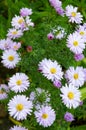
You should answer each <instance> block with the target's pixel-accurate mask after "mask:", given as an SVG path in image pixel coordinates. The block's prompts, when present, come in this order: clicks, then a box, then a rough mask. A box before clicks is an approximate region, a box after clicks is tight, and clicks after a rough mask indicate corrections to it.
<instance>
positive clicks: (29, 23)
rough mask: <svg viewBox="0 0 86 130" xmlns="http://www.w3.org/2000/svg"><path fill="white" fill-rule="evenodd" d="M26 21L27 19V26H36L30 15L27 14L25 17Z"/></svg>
mask: <svg viewBox="0 0 86 130" xmlns="http://www.w3.org/2000/svg"><path fill="white" fill-rule="evenodd" d="M25 21H26V25H27V27H30V26H32V27H34V23H33V22H32V20H31V19H30V17H29V16H27V17H26V18H25Z"/></svg>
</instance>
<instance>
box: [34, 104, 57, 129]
mask: <svg viewBox="0 0 86 130" xmlns="http://www.w3.org/2000/svg"><path fill="white" fill-rule="evenodd" d="M34 114H35V117H36V119H37V122H38V123H39V125H42V126H43V127H48V126H51V125H52V124H53V123H54V121H55V118H56V115H55V111H54V110H53V109H52V108H51V107H50V106H42V108H40V109H39V110H38V111H35V113H34Z"/></svg>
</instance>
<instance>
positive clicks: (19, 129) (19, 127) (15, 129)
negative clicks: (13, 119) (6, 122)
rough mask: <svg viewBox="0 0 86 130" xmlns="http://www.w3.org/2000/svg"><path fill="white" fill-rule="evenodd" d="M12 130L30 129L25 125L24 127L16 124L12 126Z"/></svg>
mask: <svg viewBox="0 0 86 130" xmlns="http://www.w3.org/2000/svg"><path fill="white" fill-rule="evenodd" d="M10 130H28V129H26V128H25V127H22V126H16V125H15V126H13V127H11V128H10Z"/></svg>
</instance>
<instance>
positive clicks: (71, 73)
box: [65, 67, 85, 87]
mask: <svg viewBox="0 0 86 130" xmlns="http://www.w3.org/2000/svg"><path fill="white" fill-rule="evenodd" d="M65 75H66V78H67V80H68V83H71V84H73V85H74V86H75V87H81V86H82V85H83V84H84V82H85V74H84V70H83V68H82V67H76V68H74V67H69V69H68V70H67V71H66V74H65Z"/></svg>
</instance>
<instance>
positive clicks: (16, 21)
mask: <svg viewBox="0 0 86 130" xmlns="http://www.w3.org/2000/svg"><path fill="white" fill-rule="evenodd" d="M11 24H12V26H13V27H14V28H16V29H22V25H25V20H24V18H23V17H22V16H17V15H15V17H13V18H12V21H11Z"/></svg>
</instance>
